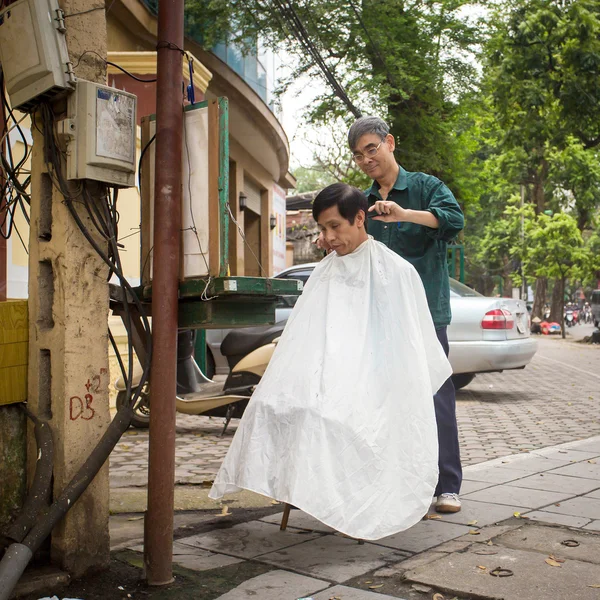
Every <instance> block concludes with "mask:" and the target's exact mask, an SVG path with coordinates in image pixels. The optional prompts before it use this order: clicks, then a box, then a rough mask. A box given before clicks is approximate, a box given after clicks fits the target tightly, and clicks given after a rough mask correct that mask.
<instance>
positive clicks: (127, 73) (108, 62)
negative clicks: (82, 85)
mask: <svg viewBox="0 0 600 600" xmlns="http://www.w3.org/2000/svg"><path fill="white" fill-rule="evenodd" d="M86 54H95V55H96V56H97V57H98V58H99V59H100V60H101V61H102V62H103V63H104V64H105V65H110V66H111V67H115V69H119V71H122V72H123V73H125V75H128V76H129V77H131V78H132V79H135V80H136V81H141V82H142V83H156V81H157V80H156V78H155V79H142V78H141V77H137V76H136V75H133V73H130V72H129V71H127V69H124V68H123V67H121V66H120V65H118V64H116V63H114V62H111V61H110V60H106V59H105V58H104V57H103V56H102V55H101V54H98V52H96V51H95V50H86V51H85V52H83V53H82V54H81V55H80V56H79V59H78V60H77V62H76V63H75V66H74V67H73V69H76V68H77V67H78V66H79V63H81V61H82V60H83V57H84V56H85V55H86Z"/></svg>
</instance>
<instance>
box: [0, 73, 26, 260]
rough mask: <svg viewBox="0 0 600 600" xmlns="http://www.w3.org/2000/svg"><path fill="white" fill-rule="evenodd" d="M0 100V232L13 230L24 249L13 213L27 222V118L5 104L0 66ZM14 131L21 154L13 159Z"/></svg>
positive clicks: (4, 234)
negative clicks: (1, 129) (24, 123)
mask: <svg viewBox="0 0 600 600" xmlns="http://www.w3.org/2000/svg"><path fill="white" fill-rule="evenodd" d="M0 101H1V104H2V107H1V110H2V113H3V114H2V117H3V118H4V123H5V133H4V135H3V136H2V139H1V140H0V148H1V149H3V150H4V149H5V151H4V152H0V156H1V157H2V158H1V163H0V171H1V174H2V190H1V192H0V194H1V195H0V199H1V204H0V235H1V236H2V237H3V238H4V239H6V240H8V239H9V238H10V237H11V236H12V234H13V232H14V233H16V234H17V236H18V238H19V239H20V240H21V244H22V245H23V248H24V249H25V252H28V247H27V244H26V242H25V240H24V239H23V236H22V235H21V232H20V231H19V229H18V227H17V225H16V220H15V218H16V215H17V213H18V212H20V213H21V214H22V215H23V218H24V219H25V221H26V222H27V224H29V220H30V219H29V207H30V204H31V202H30V193H29V188H30V185H31V173H30V171H29V170H28V169H27V162H28V160H29V157H30V155H31V144H29V143H28V141H27V137H26V135H25V132H24V131H23V128H22V127H21V123H22V121H23V120H25V119H26V118H27V115H23V116H22V117H21V118H20V119H17V117H16V116H15V114H14V112H13V110H12V109H11V107H10V104H9V103H8V99H7V97H6V92H5V89H4V71H3V70H2V69H1V68H0ZM13 131H16V132H17V133H18V135H19V137H20V140H21V142H22V144H23V148H24V150H23V154H22V156H21V157H20V158H19V159H18V160H17V157H15V155H14V150H13V144H11V139H10V136H11V133H12V132H13Z"/></svg>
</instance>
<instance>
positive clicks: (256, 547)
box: [178, 521, 319, 558]
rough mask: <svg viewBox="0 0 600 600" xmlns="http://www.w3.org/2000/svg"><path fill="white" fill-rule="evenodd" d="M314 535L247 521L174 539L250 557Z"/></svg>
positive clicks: (191, 544)
mask: <svg viewBox="0 0 600 600" xmlns="http://www.w3.org/2000/svg"><path fill="white" fill-rule="evenodd" d="M318 536H319V534H317V533H314V534H313V533H306V532H300V531H298V530H289V531H280V530H279V527H277V526H275V525H271V524H270V523H261V522H260V521H250V522H249V523H242V524H240V525H234V526H233V527H230V528H229V529H215V530H213V531H210V532H208V533H201V534H199V535H193V536H190V537H187V538H180V539H179V540H178V542H179V543H180V544H185V545H188V546H194V547H196V548H203V549H204V550H211V551H213V552H217V553H222V554H228V555H230V556H236V557H241V558H254V557H256V556H259V555H261V554H266V553H267V552H272V551H274V550H280V549H281V548H287V547H288V546H293V545H295V544H302V543H303V542H306V541H307V540H312V539H314V538H316V537H318Z"/></svg>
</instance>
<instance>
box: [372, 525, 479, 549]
mask: <svg viewBox="0 0 600 600" xmlns="http://www.w3.org/2000/svg"><path fill="white" fill-rule="evenodd" d="M470 529H471V527H465V526H464V525H457V524H455V523H444V522H442V521H420V522H419V523H417V524H416V525H414V526H413V527H411V528H410V529H407V530H406V531H401V532H400V533H396V534H394V535H390V536H388V537H386V538H383V539H382V540H377V541H376V542H372V543H374V544H377V545H380V546H386V547H388V548H395V549H397V550H405V551H406V552H414V553H417V552H423V551H424V550H429V549H430V548H434V547H435V546H439V545H440V544H443V543H444V542H447V541H448V540H453V539H454V538H457V537H460V536H462V535H465V534H467V533H469V530H470Z"/></svg>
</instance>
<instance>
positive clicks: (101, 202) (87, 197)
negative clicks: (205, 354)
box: [40, 103, 152, 407]
mask: <svg viewBox="0 0 600 600" xmlns="http://www.w3.org/2000/svg"><path fill="white" fill-rule="evenodd" d="M40 112H41V117H42V118H41V121H42V128H43V129H42V133H43V136H44V144H45V148H44V156H45V157H46V160H47V169H48V174H49V175H50V177H51V178H52V183H53V185H54V186H55V187H56V188H57V189H58V190H59V192H60V193H61V195H62V196H63V197H64V204H65V206H66V207H67V209H68V211H69V213H70V214H71V216H72V217H73V220H74V221H75V223H76V224H77V226H78V227H79V229H80V230H81V232H82V233H83V235H84V237H85V238H86V239H87V241H88V242H89V243H90V245H91V246H92V248H93V249H94V250H95V251H96V253H97V254H98V256H99V257H100V258H101V259H102V260H103V261H104V263H106V265H107V266H108V269H109V272H108V277H107V279H108V280H110V279H111V278H112V276H113V275H114V276H115V277H116V278H117V280H118V281H119V284H120V286H121V288H122V289H123V292H124V293H123V313H124V320H123V322H124V325H125V329H126V331H127V336H128V356H127V358H128V366H127V369H125V366H124V364H123V359H122V357H121V354H120V352H119V349H118V347H117V344H116V341H115V339H114V336H113V335H112V332H110V330H109V338H110V341H111V344H112V346H113V349H114V351H115V355H116V357H117V360H118V362H119V367H120V369H121V372H122V374H123V378H124V380H125V382H126V397H127V398H128V399H130V402H129V404H130V406H131V407H135V405H136V403H137V401H138V400H139V399H140V397H141V393H142V390H143V388H144V385H145V384H146V382H147V381H148V379H149V376H150V362H151V354H152V334H151V329H150V323H149V321H148V317H147V315H146V312H145V309H144V306H143V304H142V302H141V300H140V299H139V298H138V296H137V294H136V292H135V290H134V289H133V287H132V286H131V284H130V283H129V281H127V278H126V277H125V275H124V273H123V267H122V263H121V258H120V254H119V247H120V244H119V242H118V222H119V213H118V210H117V198H118V191H117V189H116V188H113V189H110V188H109V187H108V186H107V185H106V184H103V183H95V182H90V181H87V180H83V181H80V182H78V183H77V184H73V183H72V182H68V181H67V180H66V178H65V176H64V173H63V169H64V167H63V165H64V158H65V156H64V154H65V153H64V151H63V150H62V149H61V146H60V143H59V140H58V136H57V133H56V126H55V117H54V113H53V111H52V108H51V106H50V105H49V104H47V103H44V104H42V105H41V107H40ZM77 206H82V207H83V209H85V213H84V214H85V215H87V217H88V218H89V221H90V223H91V224H92V226H93V231H90V229H89V228H88V227H87V225H86V224H85V222H84V218H85V216H84V218H82V216H81V215H80V214H79V211H78V210H77ZM99 240H101V241H99ZM103 245H104V246H105V247H106V249H105V248H103V247H102V246H103ZM129 298H131V300H132V302H133V303H134V304H135V306H136V308H137V310H138V312H139V314H140V317H141V320H142V326H143V330H144V338H145V339H144V346H145V350H146V360H145V361H144V364H143V365H142V369H143V371H142V376H141V379H140V382H139V384H138V385H137V386H136V387H135V389H133V386H132V381H133V361H134V357H133V343H132V329H133V320H132V314H131V309H130V306H129Z"/></svg>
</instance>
